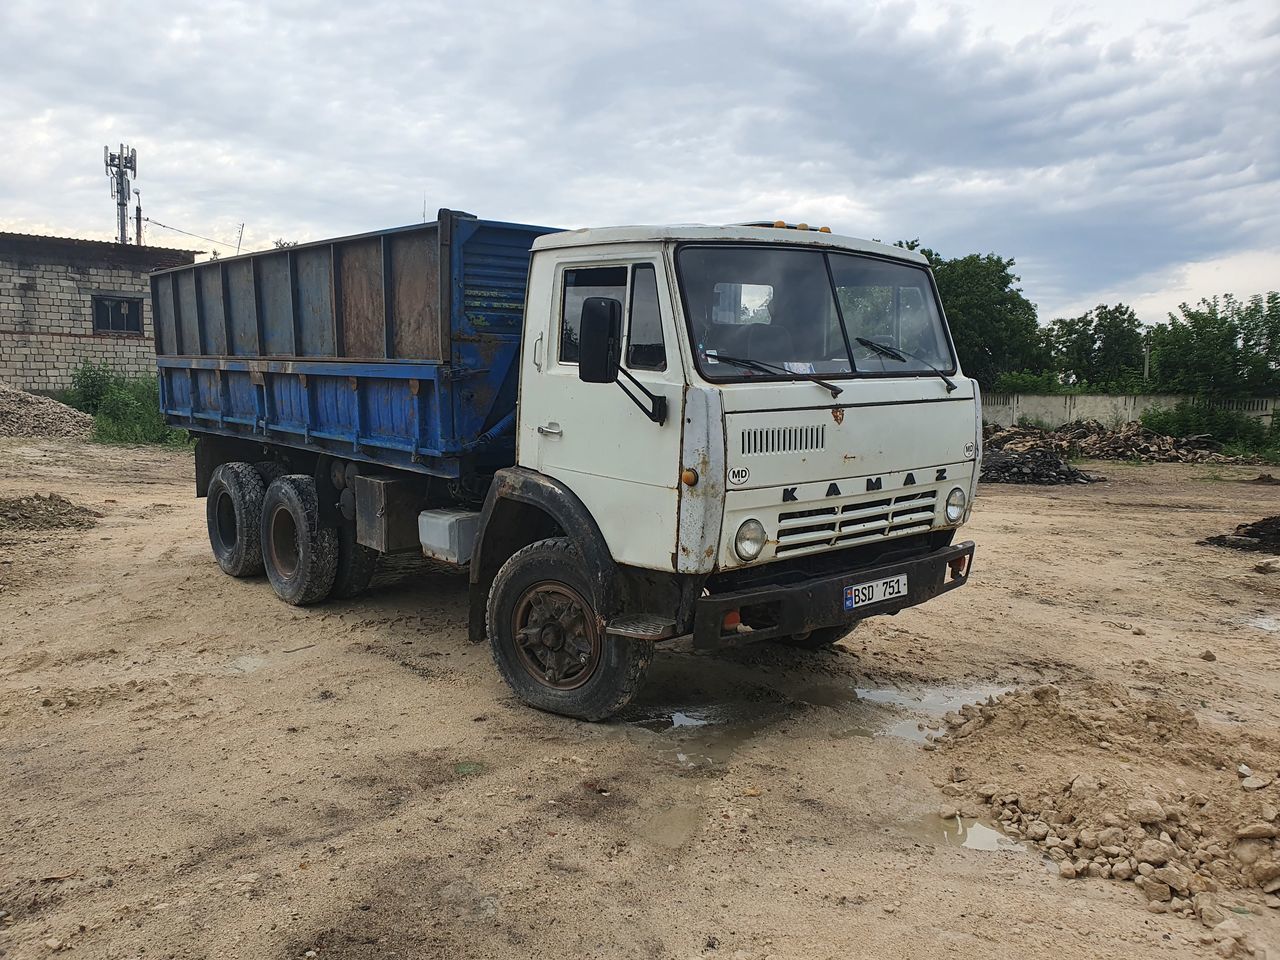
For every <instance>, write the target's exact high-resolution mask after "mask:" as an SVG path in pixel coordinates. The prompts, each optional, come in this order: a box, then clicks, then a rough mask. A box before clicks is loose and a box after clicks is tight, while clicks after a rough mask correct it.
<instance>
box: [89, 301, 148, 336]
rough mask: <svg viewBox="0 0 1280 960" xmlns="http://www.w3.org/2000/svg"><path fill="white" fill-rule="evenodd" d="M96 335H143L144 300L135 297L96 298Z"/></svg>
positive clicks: (94, 322) (94, 302)
mask: <svg viewBox="0 0 1280 960" xmlns="http://www.w3.org/2000/svg"><path fill="white" fill-rule="evenodd" d="M93 330H94V332H95V333H141V332H142V300H141V299H138V298H135V297H94V298H93Z"/></svg>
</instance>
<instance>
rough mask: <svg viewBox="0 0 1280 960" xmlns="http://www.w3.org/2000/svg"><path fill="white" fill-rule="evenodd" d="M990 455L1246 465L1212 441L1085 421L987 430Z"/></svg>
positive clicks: (1138, 425)
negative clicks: (1041, 453) (1040, 454)
mask: <svg viewBox="0 0 1280 960" xmlns="http://www.w3.org/2000/svg"><path fill="white" fill-rule="evenodd" d="M983 442H984V446H985V447H986V449H987V450H1000V451H1004V452H1008V453H1022V452H1025V451H1028V450H1048V451H1051V452H1053V453H1056V454H1057V455H1059V456H1061V457H1063V458H1064V459H1071V460H1136V461H1141V462H1144V463H1242V462H1244V461H1243V460H1242V459H1241V458H1239V457H1228V456H1226V455H1225V454H1223V453H1222V452H1221V451H1222V444H1220V443H1218V442H1217V441H1215V440H1214V439H1213V438H1212V437H1209V436H1199V437H1166V436H1163V435H1161V434H1159V433H1156V432H1154V431H1152V430H1148V429H1147V428H1146V427H1144V426H1143V425H1142V424H1141V423H1127V424H1125V425H1124V426H1122V427H1119V428H1118V429H1114V430H1113V429H1111V428H1110V427H1107V426H1105V425H1103V424H1102V423H1100V422H1099V421H1097V420H1080V421H1077V422H1075V423H1068V424H1067V425H1065V426H1062V427H1059V428H1058V429H1056V430H1046V429H1043V428H1041V427H1000V426H996V425H994V424H988V425H987V426H986V427H984V428H983Z"/></svg>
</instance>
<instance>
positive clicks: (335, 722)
mask: <svg viewBox="0 0 1280 960" xmlns="http://www.w3.org/2000/svg"><path fill="white" fill-rule="evenodd" d="M1099 469H1100V470H1101V472H1103V473H1104V474H1106V475H1107V476H1108V477H1110V478H1111V479H1110V480H1109V482H1107V483H1105V484H1099V485H1096V486H1093V487H1079V488H1050V489H1039V488H1018V489H1013V488H998V487H988V488H984V490H983V492H982V497H981V499H980V501H979V506H978V509H977V512H976V516H975V520H974V522H973V524H972V525H971V527H970V528H969V535H970V536H972V538H973V539H975V540H976V541H977V542H978V545H979V546H978V551H979V552H978V559H977V566H976V570H975V573H974V576H973V579H972V581H971V583H970V585H969V586H967V587H966V588H965V589H963V590H959V591H956V592H954V593H952V594H949V595H947V596H946V597H943V598H941V599H939V600H938V601H936V602H935V603H933V604H930V605H927V606H925V607H922V608H918V609H915V610H911V611H907V612H904V613H903V614H901V615H900V616H898V617H895V618H881V619H878V620H874V621H871V622H869V623H867V624H865V625H864V626H863V627H862V628H861V629H859V630H858V631H857V632H856V633H855V634H854V635H853V636H851V637H850V638H849V639H847V640H845V641H843V643H842V644H841V646H840V647H838V648H837V649H835V650H833V651H830V652H824V653H820V654H807V653H797V652H794V651H790V650H782V649H778V648H774V647H760V648H757V649H751V650H747V651H740V652H737V653H733V654H727V655H718V656H714V657H699V656H694V655H692V654H691V653H689V652H687V651H680V650H674V651H671V652H668V653H665V654H663V655H661V656H660V658H659V661H658V663H657V666H656V668H655V670H654V672H653V674H652V680H651V683H650V685H649V687H648V689H647V691H646V693H645V695H644V698H643V702H641V703H639V704H637V705H636V707H635V708H634V709H633V710H632V711H631V713H630V715H629V716H628V717H627V718H625V719H623V720H619V721H615V722H611V723H607V724H597V725H591V724H583V723H578V722H575V721H570V720H565V719H561V718H557V717H553V716H547V715H542V714H538V713H536V712H533V711H531V710H529V709H526V708H525V707H523V706H521V705H520V704H519V703H517V702H516V701H515V700H514V698H513V697H512V696H511V695H510V694H509V693H508V691H507V690H506V688H504V687H503V686H502V684H501V683H500V681H499V680H498V678H497V675H496V672H495V670H494V669H493V667H492V664H491V663H490V661H489V656H488V652H487V650H485V649H483V648H477V647H473V646H471V645H470V644H468V643H467V641H466V638H465V629H464V618H465V596H464V583H463V581H462V580H460V579H459V578H457V577H451V576H446V575H439V574H434V575H427V576H425V577H422V578H420V579H418V580H417V581H415V582H412V583H410V584H406V585H401V586H398V587H394V588H387V589H383V590H381V591H379V592H377V593H375V594H373V595H371V596H369V597H366V598H363V599H361V600H358V601H354V602H347V603H341V604H338V603H334V604H327V605H323V606H320V607H316V608H311V609H307V610H295V609H293V608H289V607H286V606H284V605H283V604H281V603H279V602H278V601H277V600H276V599H275V598H274V596H273V595H272V593H271V590H270V588H269V587H268V585H267V584H266V582H265V581H264V580H261V579H259V580H255V581H236V580H232V579H230V578H228V577H225V576H223V575H222V574H221V573H220V572H219V571H218V569H217V567H216V566H215V565H214V563H213V561H212V559H211V557H210V555H209V550H208V546H207V541H206V538H205V533H204V506H203V501H197V500H195V499H194V498H193V496H192V484H191V464H190V461H189V459H187V458H186V457H185V456H184V455H182V454H175V453H170V452H167V451H155V450H127V449H119V448H104V447H96V446H86V445H81V444H77V443H72V442H31V441H17V440H0V497H16V496H26V495H30V494H34V493H40V494H49V493H58V494H61V495H63V496H65V497H67V498H68V499H70V500H71V501H73V502H74V503H76V504H79V505H81V506H84V507H87V508H89V509H91V510H94V511H97V512H98V513H101V514H102V517H101V518H100V519H98V520H97V523H96V525H95V526H93V527H92V528H91V529H67V530H34V531H4V530H0V799H2V800H3V802H2V803H0V814H2V815H3V830H2V831H0V911H3V912H4V916H3V917H2V918H0V953H3V954H4V956H5V958H6V960H11V958H18V957H21V958H26V957H43V956H49V955H51V954H54V953H58V952H63V951H68V950H73V951H74V955H75V956H79V957H111V958H150V957H181V958H196V957H201V958H203V957H209V958H219V960H227V958H257V957H267V958H298V957H304V956H310V955H313V954H311V953H309V951H313V952H314V955H318V956H319V957H322V958H382V957H400V958H413V957H468V958H469V957H504V958H507V957H653V958H667V957H671V958H681V960H683V958H688V957H722V958H757V960H761V958H765V957H776V958H821V957H843V958H847V957H899V956H910V957H912V958H915V960H929V958H943V957H945V958H955V957H983V958H992V960H996V958H1038V957H1054V958H1068V957H1114V958H1121V957H1138V956H1153V955H1160V956H1169V957H1207V956H1214V955H1216V954H1215V953H1214V951H1215V949H1216V947H1215V946H1214V945H1213V944H1212V943H1210V944H1207V945H1206V944H1202V943H1201V942H1200V940H1201V938H1202V936H1207V931H1206V930H1205V928H1204V927H1203V926H1202V925H1201V924H1199V923H1198V922H1196V920H1195V919H1185V918H1181V917H1177V916H1172V915H1169V914H1153V913H1150V912H1148V910H1147V909H1146V897H1145V896H1144V895H1143V894H1142V893H1141V892H1140V891H1139V890H1137V889H1135V887H1134V885H1133V884H1132V883H1121V882H1117V881H1114V880H1102V879H1080V880H1064V879H1062V878H1061V877H1060V876H1059V869H1058V864H1057V863H1055V862H1053V861H1052V860H1049V859H1047V858H1046V857H1044V856H1042V855H1041V851H1040V850H1038V849H1028V848H1027V847H1025V846H1019V845H1016V844H1010V843H1008V842H1005V841H1001V842H1000V843H999V844H997V843H996V842H995V841H994V840H993V839H992V838H993V837H994V836H995V835H994V834H989V833H988V832H987V831H984V830H982V829H981V826H980V825H979V826H978V827H973V828H972V829H970V830H968V831H967V832H960V833H958V832H957V831H956V830H955V829H954V827H955V822H954V821H943V820H941V819H940V818H939V815H938V814H939V807H940V805H944V804H946V803H961V804H962V805H963V804H968V803H970V802H971V801H970V800H969V799H964V798H963V797H961V799H960V800H957V799H956V797H957V796H960V795H962V794H964V792H965V788H964V787H963V785H962V786H961V787H959V788H957V787H955V786H954V785H953V784H951V781H952V780H953V779H954V778H955V777H956V772H955V769H954V768H955V766H956V765H957V763H962V764H963V765H964V766H966V767H967V768H969V771H970V772H969V773H968V776H969V778H970V779H969V780H968V781H967V782H969V783H976V782H978V781H979V780H982V779H989V780H991V781H992V782H993V783H998V784H1000V785H1001V789H1002V790H1003V789H1005V788H1006V786H1005V785H1011V788H1016V786H1017V784H1016V782H1015V781H1016V780H1017V778H1018V777H1019V776H1020V775H1026V776H1032V775H1033V774H1034V775H1035V776H1036V777H1039V778H1041V781H1043V778H1045V777H1052V776H1054V775H1057V773H1060V774H1061V775H1062V777H1063V778H1064V779H1068V780H1069V778H1072V777H1076V776H1077V775H1079V774H1080V773H1082V772H1084V773H1090V772H1093V775H1095V776H1103V775H1104V774H1105V775H1107V776H1111V777H1112V778H1113V779H1114V777H1115V776H1117V775H1119V776H1123V777H1125V778H1127V780H1128V781H1131V782H1132V785H1133V788H1134V790H1135V791H1137V792H1141V791H1142V790H1147V791H1148V792H1149V791H1151V790H1155V791H1164V792H1170V793H1172V792H1175V791H1176V790H1177V788H1178V784H1179V781H1182V780H1184V779H1185V780H1186V781H1190V782H1192V783H1193V785H1195V786H1196V787H1197V789H1200V788H1201V787H1202V786H1203V785H1205V784H1208V785H1209V786H1213V787H1215V788H1220V789H1222V790H1227V789H1230V790H1235V789H1239V788H1238V786H1237V784H1236V778H1237V773H1236V771H1235V768H1234V760H1235V758H1234V756H1232V755H1231V753H1232V750H1234V749H1235V747H1234V746H1233V745H1241V749H1244V747H1246V746H1249V745H1251V746H1252V749H1253V751H1254V753H1253V755H1262V756H1274V755H1275V752H1276V747H1277V743H1278V742H1280V741H1278V739H1277V738H1278V737H1280V733H1278V731H1277V728H1276V723H1277V717H1280V654H1278V652H1277V637H1280V634H1277V633H1276V632H1274V631H1275V629H1276V628H1277V627H1278V626H1280V623H1278V622H1277V621H1276V620H1275V619H1268V618H1278V617H1280V574H1272V575H1266V574H1260V573H1254V572H1253V565H1254V563H1255V562H1257V559H1258V558H1257V557H1256V556H1251V555H1246V554H1237V553H1234V552H1231V551H1226V550H1221V549H1216V548H1210V547H1202V546H1197V545H1196V540H1198V539H1200V538H1201V537H1204V536H1207V535H1210V534H1214V533H1220V532H1223V531H1227V530H1230V529H1231V528H1232V527H1234V526H1235V524H1236V523H1238V522H1240V521H1242V520H1249V519H1255V518H1257V517H1260V516H1263V515H1265V514H1273V513H1278V512H1280V509H1278V508H1280V493H1277V491H1276V489H1275V488H1266V487H1254V486H1248V485H1244V484H1240V483H1236V482H1232V478H1238V477H1242V476H1247V475H1249V474H1250V471H1248V470H1246V469H1236V468H1221V467H1214V468H1209V467H1196V466H1145V467H1130V466H1124V465H1117V464H1106V465H1103V466H1101V467H1100V468H1099ZM1253 472H1255V473H1256V471H1253ZM1206 650H1211V651H1213V654H1214V656H1215V657H1216V659H1215V660H1212V661H1209V660H1205V659H1202V658H1201V656H1200V655H1201V654H1202V653H1203V652H1204V651H1206ZM1045 683H1053V684H1055V685H1057V687H1058V689H1059V691H1060V696H1061V700H1062V702H1063V703H1064V704H1071V703H1077V704H1082V705H1088V704H1090V703H1091V702H1092V700H1091V699H1090V698H1096V697H1097V696H1098V690H1100V689H1108V690H1116V691H1121V692H1122V693H1123V696H1124V697H1125V698H1126V699H1128V698H1133V699H1136V700H1140V701H1148V702H1151V703H1156V704H1159V705H1161V707H1162V708H1167V709H1168V710H1170V711H1174V713H1176V711H1177V709H1178V708H1185V709H1188V710H1191V711H1194V713H1195V717H1196V719H1197V721H1198V723H1199V725H1200V727H1201V728H1203V730H1204V731H1205V732H1206V736H1211V738H1212V743H1213V744H1215V745H1217V753H1216V754H1215V753H1214V752H1213V751H1212V750H1205V751H1188V753H1187V754H1186V755H1185V756H1184V755H1182V754H1180V753H1179V751H1178V750H1176V749H1171V748H1170V749H1158V750H1157V749H1152V750H1144V749H1142V742H1141V741H1140V738H1138V739H1134V738H1133V737H1131V738H1130V739H1129V740H1128V741H1124V740H1122V739H1121V738H1117V740H1116V743H1115V744H1113V743H1111V742H1109V741H1107V740H1105V739H1103V738H1101V737H1097V738H1092V739H1090V738H1088V737H1083V736H1071V737H1067V738H1065V739H1064V741H1063V742H1062V743H1057V744H1055V742H1054V741H1053V739H1052V729H1053V728H1052V726H1048V727H1046V726H1045V725H1044V724H1039V723H1035V722H1030V721H1025V722H1024V721H1019V722H1008V720H1007V719H1006V721H1003V722H1001V721H998V720H993V721H992V722H991V723H990V724H989V725H987V727H986V730H985V731H980V734H981V735H977V734H976V735H974V736H973V737H969V738H967V739H963V740H959V741H955V742H953V741H952V738H951V737H948V738H946V739H944V740H943V741H942V742H941V743H940V744H938V745H935V744H933V743H926V742H924V732H922V730H921V729H920V727H921V726H924V725H928V724H929V723H936V722H937V717H938V716H939V715H940V714H941V713H943V712H945V711H947V710H953V709H955V708H956V707H957V706H959V705H960V704H961V703H964V702H967V701H971V700H976V699H980V698H981V697H984V696H986V695H987V694H989V693H994V692H997V691H1000V690H1005V689H1009V688H1014V687H1019V688H1024V689H1029V688H1031V687H1033V686H1035V685H1038V684H1045ZM1117 702H1119V700H1117ZM931 718H932V719H931ZM1099 722H1102V721H1099ZM1139 725H1141V721H1139ZM1046 731H1049V733H1048V734H1047V733H1046ZM1128 733H1130V734H1132V733H1133V731H1132V730H1129V731H1128ZM1153 736H1154V737H1155V740H1153V741H1152V742H1156V741H1161V740H1162V739H1163V737H1162V735H1154V734H1153ZM1117 750H1120V751H1121V753H1122V754H1123V755H1117ZM1202 753H1203V754H1204V756H1203V757H1202V756H1201V754H1202ZM1193 754H1194V755H1193ZM1206 757H1207V758H1208V759H1206ZM1215 757H1216V759H1215ZM1097 771H1102V772H1097ZM1271 772H1272V774H1275V773H1276V772H1277V771H1271ZM1267 789H1268V790H1270V791H1271V792H1272V793H1271V796H1272V798H1273V799H1272V802H1273V803H1274V802H1276V801H1277V800H1280V787H1278V786H1271V787H1268V788H1267ZM971 812H975V813H976V812H978V811H971ZM991 813H992V815H994V813H995V810H994V809H993V810H992V811H991ZM965 825H966V826H972V825H971V824H970V823H968V822H966V824H965ZM965 841H967V842H968V843H969V844H970V846H963V845H962V843H963V842H965ZM997 845H998V846H999V848H1000V849H998V850H987V849H977V848H980V847H983V846H997ZM1264 845H1265V842H1264ZM1262 904H1263V901H1262V899H1261V894H1260V892H1259V891H1256V890H1255V891H1254V892H1253V893H1247V894H1245V893H1242V894H1240V895H1239V896H1236V897H1235V899H1232V900H1229V901H1228V909H1229V910H1230V909H1232V908H1234V911H1235V912H1234V913H1233V916H1234V918H1235V919H1236V920H1237V921H1239V922H1240V923H1241V924H1242V925H1243V926H1244V928H1245V929H1246V932H1247V943H1248V944H1249V946H1250V948H1251V949H1253V950H1254V951H1255V953H1254V955H1255V956H1260V955H1262V952H1263V950H1264V949H1265V948H1266V947H1268V946H1270V947H1271V956H1272V957H1274V956H1276V953H1275V947H1276V946H1277V945H1280V910H1276V909H1269V908H1268V907H1266V906H1264V905H1262ZM1210 939H1211V938H1210ZM1237 955H1248V954H1247V951H1245V949H1244V947H1243V946H1241V948H1240V951H1239V952H1238V954H1237Z"/></svg>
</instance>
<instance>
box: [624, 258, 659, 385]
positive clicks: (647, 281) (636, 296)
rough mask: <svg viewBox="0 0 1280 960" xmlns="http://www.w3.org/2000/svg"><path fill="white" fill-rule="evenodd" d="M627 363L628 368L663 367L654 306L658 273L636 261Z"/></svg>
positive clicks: (646, 264)
mask: <svg viewBox="0 0 1280 960" xmlns="http://www.w3.org/2000/svg"><path fill="white" fill-rule="evenodd" d="M627 366H628V367H630V368H631V369H632V370H665V369H667V348H666V344H665V343H663V340H662V313H661V312H660V311H659V309H658V275H657V272H656V271H655V270H654V268H653V264H651V263H641V264H637V265H636V267H635V268H634V270H633V272H632V274H631V327H630V329H629V331H628V333H627Z"/></svg>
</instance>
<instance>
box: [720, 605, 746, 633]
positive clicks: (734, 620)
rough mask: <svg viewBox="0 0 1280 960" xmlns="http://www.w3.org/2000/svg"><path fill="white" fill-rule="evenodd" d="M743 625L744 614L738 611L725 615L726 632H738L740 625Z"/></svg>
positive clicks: (731, 611) (724, 627)
mask: <svg viewBox="0 0 1280 960" xmlns="http://www.w3.org/2000/svg"><path fill="white" fill-rule="evenodd" d="M740 623H742V614H740V613H739V612H738V611H737V610H730V611H729V612H728V613H726V614H725V615H724V626H723V629H724V630H737V629H738V624H740Z"/></svg>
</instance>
